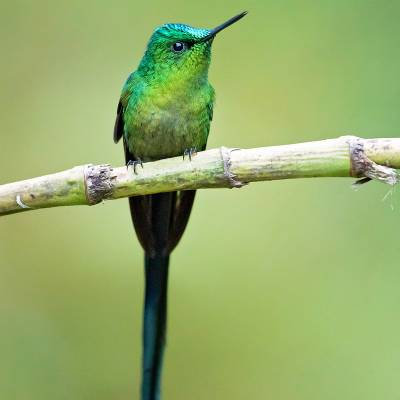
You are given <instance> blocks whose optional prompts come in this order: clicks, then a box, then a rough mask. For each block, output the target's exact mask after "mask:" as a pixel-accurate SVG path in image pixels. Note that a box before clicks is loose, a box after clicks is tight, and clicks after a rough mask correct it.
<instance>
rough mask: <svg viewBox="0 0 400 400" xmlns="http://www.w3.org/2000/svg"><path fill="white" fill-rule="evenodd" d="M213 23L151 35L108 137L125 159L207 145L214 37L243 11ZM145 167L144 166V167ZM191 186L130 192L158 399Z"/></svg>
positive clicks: (146, 354) (150, 391) (147, 360)
mask: <svg viewBox="0 0 400 400" xmlns="http://www.w3.org/2000/svg"><path fill="white" fill-rule="evenodd" d="M246 14H247V12H242V13H240V14H238V15H236V16H234V17H233V18H231V19H229V20H228V21H226V22H224V23H223V24H221V25H219V26H217V27H216V28H214V29H200V28H194V27H192V26H189V25H184V24H165V25H162V26H160V27H158V28H157V29H156V30H155V31H154V32H153V34H152V36H151V38H150V40H149V42H148V45H147V49H146V51H145V54H144V56H143V58H142V60H141V61H140V63H139V66H138V68H137V69H136V71H134V72H133V73H131V74H130V76H129V77H128V79H127V81H126V83H125V85H124V86H123V89H122V93H121V96H120V100H119V103H118V107H117V116H116V121H115V126H114V142H115V143H117V142H118V141H119V140H120V139H121V138H122V139H123V146H124V151H125V160H126V164H127V166H132V167H133V172H134V173H137V168H138V166H141V167H142V168H143V163H146V162H148V161H155V160H160V159H163V158H168V157H176V156H183V158H184V159H185V157H187V158H188V159H189V160H188V161H186V162H190V160H191V158H192V157H193V156H195V154H196V152H197V151H202V150H204V149H205V148H206V144H207V138H208V134H209V130H210V123H211V120H212V117H213V105H214V99H215V92H214V89H213V87H212V86H211V85H210V83H209V82H208V70H209V66H210V61H211V47H212V43H213V40H214V38H215V36H216V35H217V34H218V33H219V32H221V31H222V30H223V29H225V28H227V27H228V26H230V25H232V24H233V23H235V22H237V21H239V20H240V19H241V18H243V17H244V16H245V15H246ZM144 168H145V166H144ZM195 193H196V191H194V190H187V191H179V192H171V193H158V194H152V195H145V196H135V197H130V198H129V206H130V211H131V216H132V222H133V225H134V228H135V231H136V235H137V237H138V240H139V242H140V244H141V246H142V247H143V250H144V253H145V257H144V259H145V260H144V264H145V267H144V270H145V296H144V312H143V356H142V386H141V399H142V400H159V399H160V396H161V394H160V392H161V370H162V361H163V353H164V347H165V337H166V321H167V282H168V266H169V257H170V254H171V252H172V251H173V250H174V248H175V247H176V245H177V244H178V242H179V240H180V239H181V237H182V234H183V232H184V230H185V228H186V225H187V223H188V220H189V215H190V212H191V209H192V205H193V201H194V197H195Z"/></svg>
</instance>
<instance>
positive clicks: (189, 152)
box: [183, 146, 197, 161]
mask: <svg viewBox="0 0 400 400" xmlns="http://www.w3.org/2000/svg"><path fill="white" fill-rule="evenodd" d="M196 154H197V148H196V146H195V147H189V148H188V149H185V151H184V152H183V159H185V157H186V156H188V157H189V161H192V156H195V155H196Z"/></svg>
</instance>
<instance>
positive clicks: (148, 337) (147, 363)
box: [142, 255, 169, 400]
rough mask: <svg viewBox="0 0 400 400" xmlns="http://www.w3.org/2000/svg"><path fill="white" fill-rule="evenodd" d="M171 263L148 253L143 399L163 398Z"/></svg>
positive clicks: (146, 266)
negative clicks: (161, 396)
mask: <svg viewBox="0 0 400 400" xmlns="http://www.w3.org/2000/svg"><path fill="white" fill-rule="evenodd" d="M168 263H169V257H168V256H166V257H162V256H160V257H158V256H155V257H149V256H147V255H146V256H145V277H146V293H145V302H144V317H143V377H142V400H153V399H154V400H155V399H157V400H158V399H159V398H160V389H161V388H160V386H161V369H162V361H163V354H164V348H165V333H166V323H167V285H168Z"/></svg>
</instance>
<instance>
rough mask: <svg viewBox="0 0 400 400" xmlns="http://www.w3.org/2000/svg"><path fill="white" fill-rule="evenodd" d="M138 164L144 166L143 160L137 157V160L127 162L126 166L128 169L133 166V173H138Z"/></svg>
mask: <svg viewBox="0 0 400 400" xmlns="http://www.w3.org/2000/svg"><path fill="white" fill-rule="evenodd" d="M138 165H140V166H141V167H142V168H143V161H142V160H141V159H140V158H137V159H136V160H129V161H128V162H127V163H126V168H127V169H128V168H129V167H130V166H133V173H134V174H137V172H136V167H137V166H138Z"/></svg>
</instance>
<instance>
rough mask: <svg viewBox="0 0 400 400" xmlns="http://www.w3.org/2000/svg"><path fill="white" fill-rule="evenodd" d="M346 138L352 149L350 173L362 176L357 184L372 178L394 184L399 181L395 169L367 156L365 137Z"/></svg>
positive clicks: (358, 176) (350, 149)
mask: <svg viewBox="0 0 400 400" xmlns="http://www.w3.org/2000/svg"><path fill="white" fill-rule="evenodd" d="M344 138H345V139H346V142H347V143H348V145H349V151H350V175H351V176H354V177H356V178H362V179H360V180H358V181H356V182H355V183H356V184H362V183H366V182H368V181H369V180H372V179H373V180H377V181H380V182H383V183H386V184H388V185H392V186H393V185H395V184H397V183H398V182H399V175H398V173H397V171H396V170H395V169H393V168H389V167H385V166H384V165H379V164H377V163H375V162H374V161H372V160H370V159H369V158H368V157H367V155H366V154H365V150H364V140H363V139H361V138H359V137H357V136H345V137H344Z"/></svg>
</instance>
